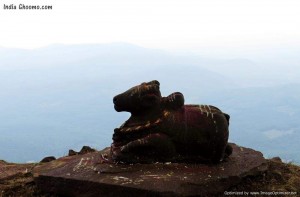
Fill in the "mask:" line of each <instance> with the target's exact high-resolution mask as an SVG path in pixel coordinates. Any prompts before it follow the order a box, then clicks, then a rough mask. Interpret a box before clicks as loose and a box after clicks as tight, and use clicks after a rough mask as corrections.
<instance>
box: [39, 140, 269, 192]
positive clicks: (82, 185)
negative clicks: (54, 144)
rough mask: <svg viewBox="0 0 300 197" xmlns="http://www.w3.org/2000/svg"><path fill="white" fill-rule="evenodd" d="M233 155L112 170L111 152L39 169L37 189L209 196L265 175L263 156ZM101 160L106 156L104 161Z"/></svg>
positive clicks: (238, 150)
mask: <svg viewBox="0 0 300 197" xmlns="http://www.w3.org/2000/svg"><path fill="white" fill-rule="evenodd" d="M232 146H233V154H232V155H231V156H230V158H229V159H228V160H227V161H225V162H222V163H220V164H218V165H204V164H185V163H155V164H134V165H125V164H112V163H106V162H105V159H103V157H102V156H103V155H105V154H108V152H109V150H108V149H105V150H103V151H101V152H100V153H99V152H94V153H88V154H85V155H75V156H72V157H63V158H60V159H58V160H55V161H52V162H49V163H46V164H43V165H40V166H37V167H35V169H34V176H35V180H36V183H37V185H38V187H39V188H40V189H41V190H43V191H44V192H46V193H52V194H56V195H63V196H99V195H101V196H119V195H122V196H126V195H128V196H199V195H200V196H208V195H216V194H220V193H223V192H224V190H226V189H228V188H230V187H232V186H234V185H237V184H238V183H239V182H240V181H241V180H242V179H243V178H245V177H247V176H255V175H259V174H262V173H263V172H264V171H266V170H267V161H266V160H265V159H264V158H263V156H262V154H261V153H260V152H258V151H254V150H252V149H249V148H244V147H239V146H237V145H234V144H232ZM101 155H102V156H101Z"/></svg>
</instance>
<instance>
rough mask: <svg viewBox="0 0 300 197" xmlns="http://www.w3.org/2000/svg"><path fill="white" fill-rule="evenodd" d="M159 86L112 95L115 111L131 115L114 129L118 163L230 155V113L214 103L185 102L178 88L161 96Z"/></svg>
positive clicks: (202, 159) (212, 159) (207, 159)
mask: <svg viewBox="0 0 300 197" xmlns="http://www.w3.org/2000/svg"><path fill="white" fill-rule="evenodd" d="M159 86H160V84H159V82H158V81H156V80H154V81H151V82H148V83H142V84H141V85H138V86H135V87H133V88H131V89H129V90H127V91H126V92H124V93H122V94H119V95H117V96H115V97H114V98H113V102H114V107H115V110H116V111H118V112H121V111H127V112H130V113H131V117H130V118H129V119H128V120H127V121H126V122H125V123H124V124H123V125H122V126H121V127H120V128H116V129H115V130H114V134H113V143H112V145H111V154H112V158H113V160H114V161H116V162H125V163H136V162H140V163H149V162H156V161H164V162H165V161H176V162H178V161H179V162H182V161H184V162H186V161H193V162H209V163H218V162H220V161H222V160H223V159H224V158H225V157H228V156H229V155H230V154H231V152H232V148H231V147H230V146H229V145H228V144H227V141H228V134H229V131H228V125H229V115H227V114H225V113H223V112H222V111H221V110H219V109H218V108H216V107H213V106H210V105H184V97H183V95H182V94H181V93H179V92H175V93H173V94H171V95H169V96H168V97H162V96H161V93H160V90H159Z"/></svg>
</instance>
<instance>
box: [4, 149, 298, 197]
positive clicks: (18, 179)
mask: <svg viewBox="0 0 300 197" xmlns="http://www.w3.org/2000/svg"><path fill="white" fill-rule="evenodd" d="M243 150H244V148H243ZM106 151H107V150H106ZM104 152H105V151H104ZM100 153H103V151H101V152H100ZM55 162H57V161H55ZM245 162H246V161H245ZM50 163H52V162H50ZM50 163H46V164H45V163H40V164H12V163H7V162H4V161H1V160H0V176H1V178H0V196H1V197H20V196H23V197H27V196H30V197H33V196H34V197H54V196H55V197H57V196H58V195H55V194H51V193H49V191H50V190H49V188H48V189H47V188H46V189H45V188H44V187H43V188H44V192H42V191H41V190H40V188H38V187H37V185H36V183H35V181H34V177H33V170H34V169H35V166H39V167H38V168H39V169H40V170H41V169H42V168H43V167H42V166H43V165H47V166H48V167H49V165H50ZM65 164H66V163H65ZM267 164H268V170H266V171H265V172H263V173H262V174H260V175H257V176H245V177H244V178H243V179H242V180H241V182H239V183H238V184H236V185H233V186H231V187H230V188H228V189H226V191H229V192H237V193H241V192H244V191H246V192H249V193H250V192H260V191H264V192H274V191H275V192H287V193H288V194H289V195H288V196H299V194H300V167H299V166H296V165H293V164H290V163H283V162H281V160H280V158H273V159H267ZM165 165H166V166H168V167H169V166H171V165H176V164H168V163H167V164H165ZM177 165H178V164H177ZM52 167H55V165H52ZM168 167H167V168H168ZM187 167H188V166H187ZM38 168H37V169H38ZM153 168H154V167H153ZM169 168H170V167H169ZM26 169H27V170H26ZM121 170H124V169H121ZM36 171H38V170H36ZM115 173H116V174H118V172H116V171H115ZM104 174H105V173H104ZM111 174H113V173H112V172H111ZM35 175H36V176H38V174H37V172H36V174H35ZM116 176H117V175H116ZM167 176H168V175H167ZM149 177H151V176H149ZM35 179H37V178H36V177H35ZM119 179H122V178H119ZM123 179H124V178H123ZM67 181H68V182H71V181H72V180H67ZM153 181H154V182H162V181H163V180H162V179H157V178H153ZM60 183H62V182H61V181H60ZM74 183H76V184H78V180H77V181H74ZM187 183H189V182H188V181H187ZM52 185H53V184H52ZM86 186H87V184H84V185H79V187H81V191H83V190H84V189H83V187H86ZM63 187H65V189H66V190H70V189H72V188H74V187H75V185H73V187H71V188H69V187H67V185H58V188H60V189H62V188H63ZM93 187H94V186H93V183H91V186H88V187H87V188H86V189H85V190H89V188H90V189H93ZM116 187H117V185H104V187H102V190H105V189H106V190H107V192H108V193H110V196H112V195H113V194H120V192H123V193H122V195H121V196H126V195H128V196H129V195H131V196H136V195H138V194H141V191H139V190H135V189H134V188H129V187H122V186H120V187H119V189H118V191H115V189H116ZM76 191H78V190H76ZM85 194H86V196H88V195H89V194H91V191H88V192H86V193H81V195H82V196H83V195H85ZM134 194H136V195H134ZM170 195H171V196H172V194H170ZM248 195H249V196H261V195H259V194H251V195H250V194H248ZM75 196H78V194H75ZM96 196H99V195H96ZM142 196H163V194H162V193H154V192H153V191H152V192H151V191H150V190H148V191H146V192H143V194H142ZM164 196H167V194H165V195H164ZM202 196H204V193H203V195H202ZM209 196H211V195H209ZM213 196H224V192H223V191H222V192H221V193H219V194H216V195H213ZM226 196H237V195H226ZM264 196H270V195H267V194H266V195H264ZM276 196H282V195H276ZM285 196H287V195H285Z"/></svg>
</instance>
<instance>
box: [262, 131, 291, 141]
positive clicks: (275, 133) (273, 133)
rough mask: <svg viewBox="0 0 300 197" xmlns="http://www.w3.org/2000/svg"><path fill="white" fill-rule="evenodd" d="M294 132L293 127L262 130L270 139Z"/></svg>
mask: <svg viewBox="0 0 300 197" xmlns="http://www.w3.org/2000/svg"><path fill="white" fill-rule="evenodd" d="M293 133H294V129H289V130H278V129H271V130H268V131H265V132H263V134H264V135H265V136H266V137H267V138H269V139H270V140H273V139H276V138H279V137H282V136H285V135H291V134H293Z"/></svg>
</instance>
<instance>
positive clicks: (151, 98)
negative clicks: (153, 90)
mask: <svg viewBox="0 0 300 197" xmlns="http://www.w3.org/2000/svg"><path fill="white" fill-rule="evenodd" d="M141 99H142V105H143V107H147V108H148V107H152V106H154V105H156V104H158V103H159V101H160V98H159V97H158V96H157V95H154V94H146V95H144V96H143V97H142V98H141Z"/></svg>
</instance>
